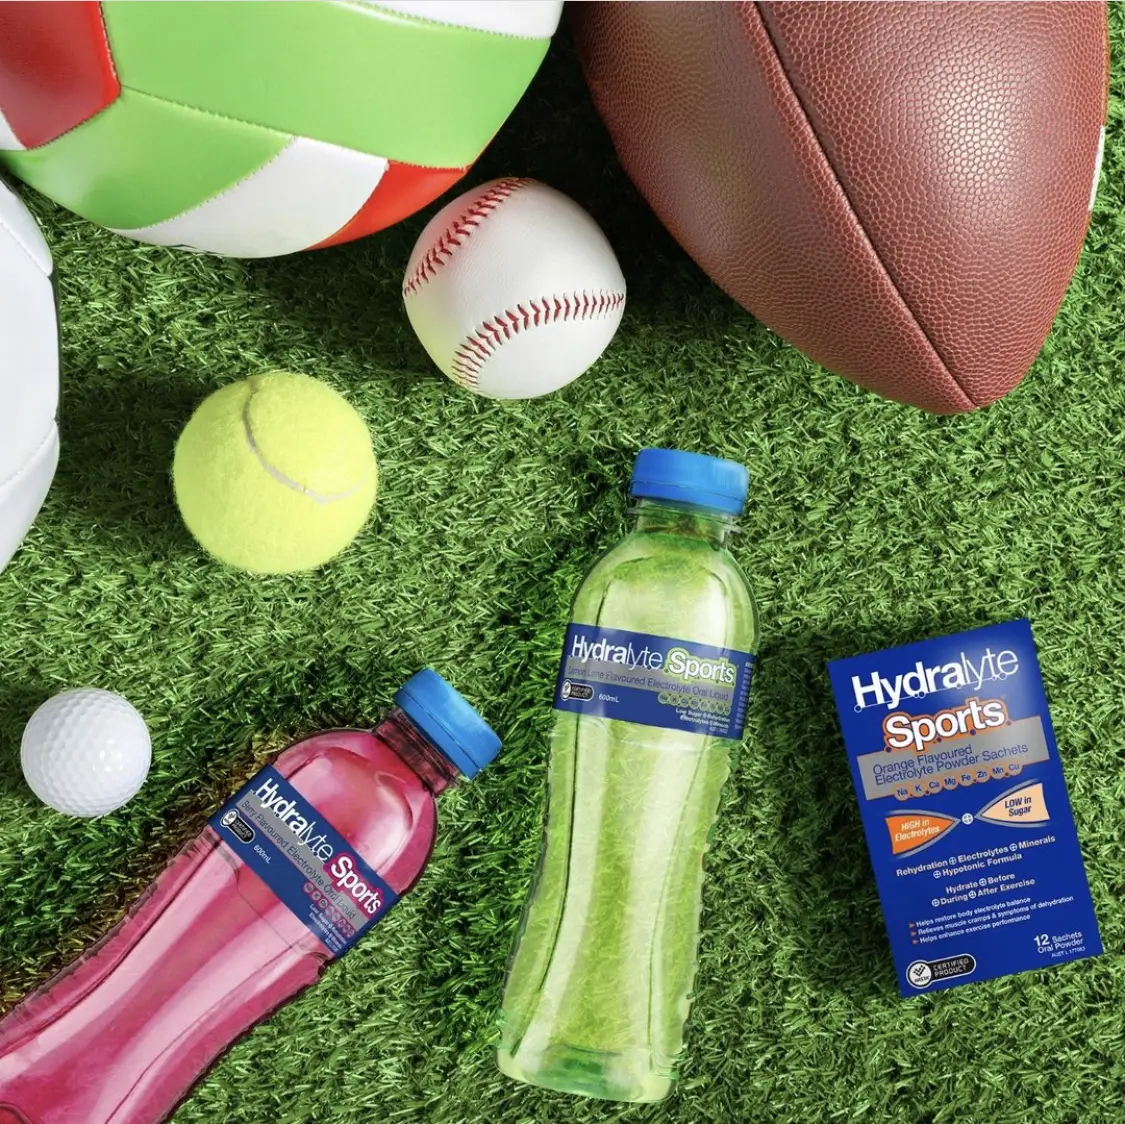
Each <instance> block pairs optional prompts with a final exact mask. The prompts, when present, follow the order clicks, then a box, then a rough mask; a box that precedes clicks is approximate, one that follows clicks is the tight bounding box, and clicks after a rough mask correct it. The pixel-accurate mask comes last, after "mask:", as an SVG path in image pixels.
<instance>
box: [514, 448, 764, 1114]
mask: <svg viewBox="0 0 1125 1124" xmlns="http://www.w3.org/2000/svg"><path fill="white" fill-rule="evenodd" d="M746 491H747V473H746V470H745V469H744V468H743V467H742V466H741V465H737V464H734V463H732V462H730V461H722V460H717V459H715V458H712V457H704V456H700V455H698V454H694V453H685V452H680V451H676V450H667V449H646V450H643V451H642V452H641V454H640V455H639V456H638V458H637V462H636V467H635V469H634V473H633V481H632V487H631V494H632V495H633V496H635V497H637V498H638V499H639V501H640V502H639V505H638V506H637V508H636V527H635V529H634V530H633V531H632V533H631V534H629V535H628V536H627V537H626V538H625V539H624V540H623V541H622V542H620V543H619V544H618V545H617V546H615V547H614V548H613V549H612V550H610V551H609V553H608V554H606V555H605V557H603V558H602V559H601V561H599V562H598V563H597V565H596V566H594V568H593V570H592V571H591V572H590V574H589V575H588V576H587V578H586V580H585V581H584V582H583V584H582V586H581V588H580V589H579V590H578V594H577V596H576V598H575V601H574V608H573V610H572V615H571V622H572V623H571V625H570V628H569V629H568V631H567V638H566V643H565V647H564V652H563V660H562V666H561V668H560V673H559V682H558V687H557V690H556V696H555V706H556V708H557V709H558V710H559V711H560V713H559V714H558V716H557V720H556V725H555V729H554V735H553V739H552V743H551V762H550V773H549V788H550V800H549V808H548V814H547V824H546V832H545V837H544V843H543V851H542V855H541V858H540V866H539V871H538V875H537V878H536V883H535V887H534V889H533V891H532V895H531V898H530V900H529V902H528V905H527V909H526V912H525V914H524V919H523V923H522V926H521V929H520V936H519V938H518V942H517V945H516V950H515V953H514V955H513V957H512V961H511V965H510V969H509V976H508V982H507V987H506V990H505V994H504V1004H503V1013H502V1017H501V1028H502V1035H501V1044H500V1049H499V1056H498V1061H499V1065H500V1068H501V1070H503V1072H504V1073H506V1074H508V1075H509V1076H511V1077H514V1078H516V1079H517V1080H520V1081H526V1082H529V1083H531V1084H535V1085H541V1086H544V1087H546V1088H549V1089H557V1090H561V1091H564V1092H570V1093H579V1094H584V1095H587V1096H595V1097H607V1098H611V1099H614V1100H620V1101H658V1100H660V1099H661V1098H663V1097H664V1096H665V1095H667V1093H668V1092H669V1091H670V1089H671V1087H672V1083H673V1081H674V1080H675V1076H676V1065H677V1060H678V1057H679V1055H680V1052H681V1049H682V1045H683V1030H684V1022H685V1020H686V1018H687V1015H688V1010H689V1007H690V1003H691V994H692V986H693V981H694V978H695V970H696V951H697V946H698V939H699V914H700V902H701V891H702V883H703V857H704V853H705V851H706V850H707V847H708V840H709V835H710V831H711V828H712V825H713V823H714V820H715V817H716V813H717V809H718V802H719V794H720V790H721V789H722V786H723V783H724V781H725V780H726V778H727V776H728V774H729V772H730V755H729V750H730V746H731V744H732V740H733V739H737V738H739V737H741V733H742V727H743V724H744V720H745V709H746V703H747V698H748V693H749V679H750V674H751V670H752V666H753V661H754V653H755V651H756V649H757V644H758V615H757V610H756V608H755V605H754V600H753V597H752V595H751V592H750V589H749V587H748V585H747V583H746V579H745V577H744V576H743V574H742V571H741V570H740V569H739V567H738V565H737V564H736V563H735V561H734V559H733V558H732V556H731V554H730V553H729V551H728V550H727V547H726V542H727V538H728V536H729V535H730V533H731V531H732V530H733V529H734V524H733V519H734V517H735V516H737V515H738V514H740V513H741V511H742V509H743V506H744V504H745V500H746Z"/></svg>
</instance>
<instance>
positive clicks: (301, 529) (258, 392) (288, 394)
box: [172, 371, 379, 574]
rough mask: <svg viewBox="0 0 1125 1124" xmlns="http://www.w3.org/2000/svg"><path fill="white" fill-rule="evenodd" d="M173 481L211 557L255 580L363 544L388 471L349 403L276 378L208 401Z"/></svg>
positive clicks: (250, 382) (195, 419)
mask: <svg viewBox="0 0 1125 1124" xmlns="http://www.w3.org/2000/svg"><path fill="white" fill-rule="evenodd" d="M172 480H173V483H174V485H175V489H176V502H177V504H178V505H179V508H180V513H181V515H183V517H184V522H185V523H186V524H187V527H188V530H189V531H191V533H192V534H193V535H194V536H195V537H196V539H197V540H198V541H199V545H200V546H202V547H203V549H204V550H206V551H207V552H208V553H209V554H212V555H214V556H215V557H216V558H217V559H219V561H220V562H226V563H227V564H228V565H230V566H237V567H238V568H239V569H242V570H250V571H251V572H252V573H256V574H287V573H291V572H293V571H295V570H311V569H314V568H315V567H317V566H320V565H323V563H325V562H327V561H328V560H329V559H330V558H332V557H334V556H335V555H337V554H339V553H340V551H341V550H343V549H344V547H346V546H347V545H348V544H349V543H350V542H351V541H352V540H353V539H354V538H355V537H356V535H357V534H358V533H359V530H360V528H361V527H362V526H363V525H364V523H366V522H367V518H368V516H369V515H370V514H371V507H372V505H373V504H374V503H375V493H376V491H377V490H378V482H379V470H378V466H377V465H376V463H375V454H374V452H373V451H372V449H371V435H370V433H368V431H367V426H366V425H364V423H363V419H362V418H361V417H360V416H359V414H357V413H356V412H355V410H354V409H353V408H352V407H351V406H350V405H349V404H348V403H347V401H345V400H344V398H342V397H341V396H340V395H339V394H337V393H336V391H334V390H333V389H332V388H331V387H329V386H327V385H326V384H325V383H322V382H318V381H317V380H316V379H312V378H309V377H307V376H306V375H294V374H289V373H287V372H284V371H273V372H271V373H269V374H265V375H254V376H252V377H251V378H248V379H243V380H242V381H241V382H236V383H233V384H231V385H230V386H224V387H223V388H222V389H221V390H217V391H215V393H214V394H212V395H211V396H210V397H209V398H207V399H205V400H204V401H203V403H202V404H201V405H200V406H199V408H198V409H197V410H196V411H195V413H194V414H193V415H192V416H191V420H190V421H189V422H188V423H187V425H186V426H185V427H184V431H183V433H181V434H180V439H179V441H178V442H177V443H176V455H175V458H174V460H173V463H172Z"/></svg>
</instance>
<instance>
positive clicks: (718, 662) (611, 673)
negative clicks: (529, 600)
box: [555, 624, 754, 738]
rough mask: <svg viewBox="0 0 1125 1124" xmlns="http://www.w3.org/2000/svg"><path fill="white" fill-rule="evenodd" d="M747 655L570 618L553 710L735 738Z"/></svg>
mask: <svg viewBox="0 0 1125 1124" xmlns="http://www.w3.org/2000/svg"><path fill="white" fill-rule="evenodd" d="M753 670H754V657H753V656H752V655H751V654H750V653H749V652H739V651H735V650H734V649H733V648H716V647H714V646H713V645H711V644H695V643H692V642H691V641H690V640H676V639H673V638H672V637H668V636H650V635H649V634H648V633H645V632H628V631H626V630H625V629H620V628H599V627H597V626H596V625H585V624H572V625H571V626H570V627H569V628H568V629H567V632H566V644H565V647H564V648H563V658H562V664H561V666H560V668H559V680H558V684H557V686H556V688H555V709H556V710H566V711H570V712H571V713H572V714H592V715H597V716H599V717H601V718H616V719H619V720H620V721H622V722H636V723H638V724H639V725H642V726H659V727H662V728H663V729H665V730H686V731H688V732H689V733H692V734H704V735H709V736H711V737H716V738H740V737H742V731H743V728H744V727H745V725H746V704H747V702H748V700H749V698H750V676H751V674H752V673H753Z"/></svg>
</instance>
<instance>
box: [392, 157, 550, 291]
mask: <svg viewBox="0 0 1125 1124" xmlns="http://www.w3.org/2000/svg"><path fill="white" fill-rule="evenodd" d="M532 183H535V180H529V179H517V178H516V177H514V176H513V177H510V178H509V179H505V180H497V181H496V183H494V184H493V185H492V187H490V188H489V189H488V191H486V192H485V193H484V194H483V195H482V196H481V197H480V198H479V199H477V200H476V201H475V202H474V203H473V205H472V206H471V207H470V208H469V209H468V210H467V211H466V212H465V213H464V214H461V215H458V216H457V218H455V219H454V220H453V222H452V223H451V224H450V225H449V226H447V227H446V228H445V230H443V231H442V232H441V235H440V236H439V238H438V240H437V241H436V242H435V243H434V244H433V245H432V246H431V247H430V248H429V249H428V250H427V251H426V253H425V255H424V256H423V258H422V260H421V261H420V262H419V263H418V265H417V266H416V267H415V269H414V272H413V273H412V274H411V275H410V276H409V277H408V278H407V280H406V281H405V282H404V283H403V286H402V295H403V296H404V297H408V296H410V294H411V293H413V292H415V291H416V290H417V289H418V288H420V287H421V286H422V285H424V284H425V283H426V282H427V281H429V280H430V278H431V277H433V276H434V275H435V274H436V273H437V271H438V270H439V269H441V267H442V266H443V265H445V264H446V262H448V261H449V259H450V258H451V257H453V252H454V250H456V248H457V247H458V246H460V245H461V243H462V242H463V241H464V240H465V239H466V238H468V237H469V235H470V234H472V232H473V231H474V230H476V228H477V227H478V226H480V224H481V223H482V222H484V220H485V219H486V218H488V216H489V215H490V214H492V212H493V211H495V210H496V208H497V207H499V206H500V204H501V203H503V202H504V200H505V199H507V198H508V196H510V195H512V194H514V193H515V192H517V191H519V189H520V188H521V187H527V186H528V184H532Z"/></svg>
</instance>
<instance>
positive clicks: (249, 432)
mask: <svg viewBox="0 0 1125 1124" xmlns="http://www.w3.org/2000/svg"><path fill="white" fill-rule="evenodd" d="M257 393H258V392H257V391H256V390H252V391H251V392H250V397H249V398H247V399H246V405H245V406H243V407H242V429H243V432H244V433H245V434H246V444H247V445H249V446H250V452H252V453H253V454H254V458H255V459H256V460H257V462H258V463H259V464H260V465H261V466H262V468H264V469H265V470H266V472H268V473H269V474H270V475H271V476H272V477H273V478H274V479H275V480H276V481H277V482H278V483H279V484H284V485H285V487H286V488H290V489H292V490H293V491H294V492H300V493H301V495H303V496H308V497H309V499H310V500H312V501H313V502H314V503H319V504H326V503H335V502H336V501H337V500H346V499H350V498H351V497H352V496H354V495H355V494H356V493H357V492H358V491H359V490H360V489H361V488H363V487H364V485H365V484H366V483H367V476H368V474H367V473H366V472H365V473H364V474H363V476H362V477H361V479H360V481H359V483H358V484H353V485H352V487H350V488H349V489H348V490H347V491H346V492H333V493H332V494H330V495H324V494H323V493H321V492H316V491H314V490H313V489H312V488H306V487H305V485H304V484H302V483H301V482H300V481H298V480H294V479H293V478H292V477H291V476H286V475H285V473H284V472H282V471H281V469H279V468H275V467H274V466H273V465H272V464H270V462H269V461H268V460H266V458H265V456H264V455H263V453H262V450H261V449H259V448H258V442H257V441H255V440H254V430H253V428H252V427H251V425H250V403H251V402H253V401H254V395H255V394H257Z"/></svg>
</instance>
